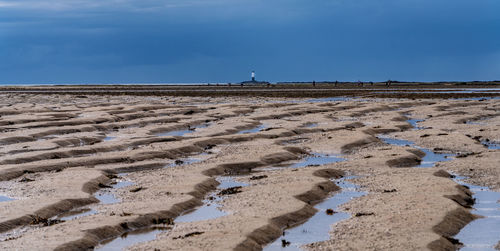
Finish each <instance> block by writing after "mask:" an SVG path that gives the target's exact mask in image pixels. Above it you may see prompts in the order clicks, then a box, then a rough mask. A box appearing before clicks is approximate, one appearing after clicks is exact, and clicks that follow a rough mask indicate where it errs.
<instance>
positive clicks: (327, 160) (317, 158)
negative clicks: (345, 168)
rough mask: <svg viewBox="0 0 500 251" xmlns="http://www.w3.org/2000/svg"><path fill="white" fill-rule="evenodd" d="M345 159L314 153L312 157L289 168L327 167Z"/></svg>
mask: <svg viewBox="0 0 500 251" xmlns="http://www.w3.org/2000/svg"><path fill="white" fill-rule="evenodd" d="M344 160H345V159H343V158H339V157H337V156H331V155H326V154H318V153H315V154H313V155H310V156H307V157H305V158H304V159H303V160H302V161H300V162H298V163H295V164H292V165H290V166H289V167H290V168H301V167H306V166H316V165H318V166H319V165H327V164H331V163H335V162H340V161H344Z"/></svg>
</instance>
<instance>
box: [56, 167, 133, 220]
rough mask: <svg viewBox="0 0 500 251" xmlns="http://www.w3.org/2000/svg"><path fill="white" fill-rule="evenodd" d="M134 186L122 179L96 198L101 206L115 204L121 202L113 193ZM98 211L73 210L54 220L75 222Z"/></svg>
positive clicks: (99, 193)
mask: <svg viewBox="0 0 500 251" xmlns="http://www.w3.org/2000/svg"><path fill="white" fill-rule="evenodd" d="M125 175H126V174H118V176H119V177H123V176H125ZM132 185H134V183H133V182H131V181H127V180H123V179H121V178H120V180H118V181H117V182H116V183H114V184H112V185H111V187H110V188H103V189H101V190H99V191H98V192H97V193H96V194H95V195H94V196H95V197H96V198H97V199H98V200H99V204H101V205H108V204H114V203H118V202H120V200H119V199H118V198H116V197H115V195H114V194H113V191H114V190H115V189H120V188H124V187H128V186H132ZM97 213H98V211H97V210H96V209H93V208H87V207H84V208H77V209H73V210H71V211H68V212H65V213H62V214H59V215H57V216H54V217H53V218H52V219H57V220H64V221H69V220H74V219H77V218H81V217H85V216H89V215H94V214H97Z"/></svg>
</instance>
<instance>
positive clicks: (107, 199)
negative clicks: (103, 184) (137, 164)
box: [95, 174, 134, 205]
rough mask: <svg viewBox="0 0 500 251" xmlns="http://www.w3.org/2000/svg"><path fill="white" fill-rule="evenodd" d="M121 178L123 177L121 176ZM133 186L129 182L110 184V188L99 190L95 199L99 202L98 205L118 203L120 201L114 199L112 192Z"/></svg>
mask: <svg viewBox="0 0 500 251" xmlns="http://www.w3.org/2000/svg"><path fill="white" fill-rule="evenodd" d="M119 176H120V175H119ZM121 176H123V174H122V175H121ZM133 184H134V183H133V182H131V181H127V180H119V181H118V182H116V183H115V184H112V185H111V187H110V188H103V189H101V190H100V191H99V192H97V193H96V194H95V197H96V198H97V199H98V200H99V203H100V204H103V205H107V204H114V203H118V202H120V200H119V199H118V198H116V197H115V195H114V194H113V190H116V189H120V188H124V187H128V186H131V185H133Z"/></svg>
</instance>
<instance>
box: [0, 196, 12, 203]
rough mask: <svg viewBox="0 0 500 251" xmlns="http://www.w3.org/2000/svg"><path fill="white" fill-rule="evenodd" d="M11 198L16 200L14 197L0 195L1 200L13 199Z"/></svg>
mask: <svg viewBox="0 0 500 251" xmlns="http://www.w3.org/2000/svg"><path fill="white" fill-rule="evenodd" d="M11 200H14V199H12V198H10V197H7V196H4V195H0V202H4V201H11Z"/></svg>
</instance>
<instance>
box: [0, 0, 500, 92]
mask: <svg viewBox="0 0 500 251" xmlns="http://www.w3.org/2000/svg"><path fill="white" fill-rule="evenodd" d="M499 7H500V3H499V2H497V1H494V0H481V1H475V2H471V1H465V0H455V1H452V0H447V1H430V0H425V1H421V0H419V1H417V0H389V1H382V0H361V1H347V0H337V1H327V0H319V1H305V0H289V1H284V0H275V1H263V0H262V1H250V0H242V1H229V0H219V1H217V0H212V1H210V0H206V1H201V0H200V1H186V0H184V1H180V0H179V1H158V0H155V1H153V0H149V1H132V0H115V1H97V0H95V1H92V0H90V1H89V0H87V1H83V0H73V1H72V0H64V1H63V0H57V1H34V0H17V1H1V0H0V57H1V58H2V60H1V61H0V72H1V74H0V83H4V84H9V83H42V82H43V83H82V82H97V83H104V82H112V83H116V82H207V81H211V82H216V81H220V82H224V81H232V82H234V81H240V80H242V79H244V78H246V77H247V75H248V72H249V71H250V70H253V69H255V70H256V71H257V73H258V77H259V78H265V79H268V80H271V81H281V80H310V79H316V80H327V79H328V80H335V79H339V80H358V79H360V80H385V79H388V78H392V79H406V80H471V79H495V78H496V79H499V78H500V76H498V74H499V72H500V63H499V62H500V46H499V44H498V42H497V41H498V40H499V39H500V33H499V32H498V30H500V18H499V17H498V15H497V14H496V13H495V11H494V10H495V9H497V10H498V9H499Z"/></svg>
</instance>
